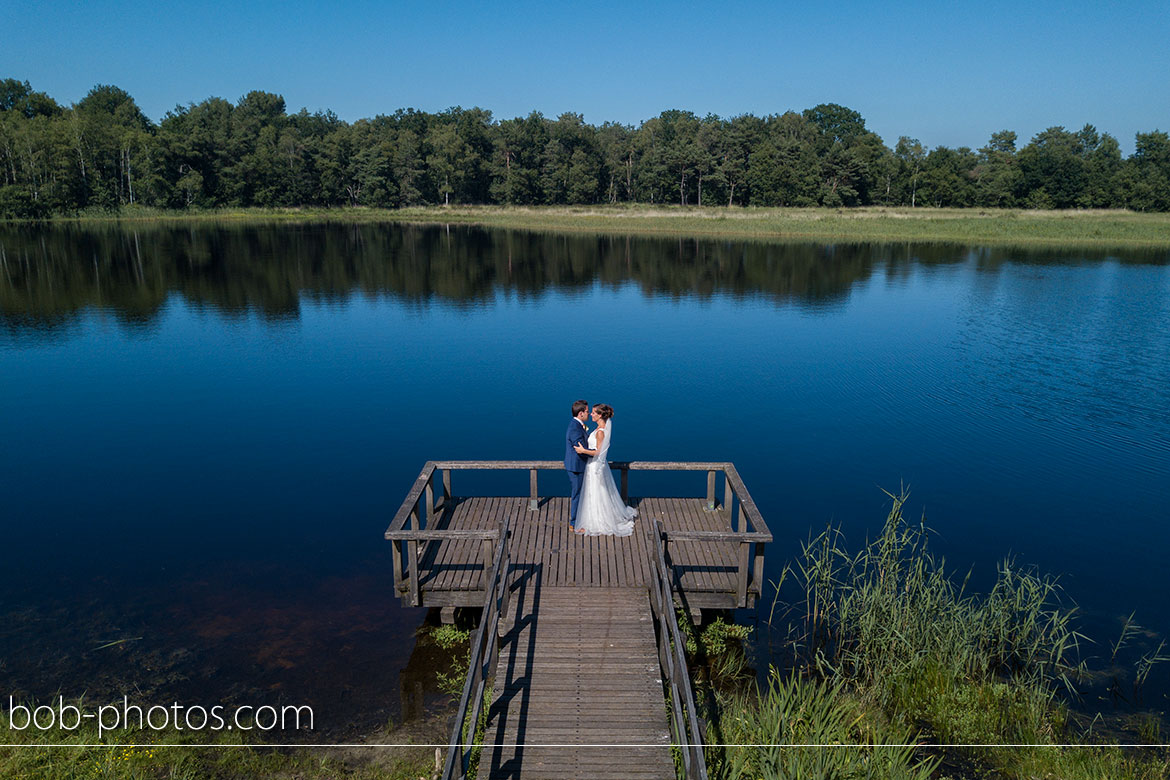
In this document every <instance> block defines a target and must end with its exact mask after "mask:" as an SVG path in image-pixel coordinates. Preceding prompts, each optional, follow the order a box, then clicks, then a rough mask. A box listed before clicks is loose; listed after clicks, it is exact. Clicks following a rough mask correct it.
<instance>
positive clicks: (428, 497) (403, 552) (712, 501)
mask: <svg viewBox="0 0 1170 780" xmlns="http://www.w3.org/2000/svg"><path fill="white" fill-rule="evenodd" d="M564 467H565V465H564V463H563V462H562V461H558V460H448V461H427V462H426V464H425V465H423V468H422V471H421V472H419V475H418V478H417V479H416V480H415V481H414V485H413V486H412V487H411V489H410V491H409V492H408V493H407V494H406V498H405V499H403V501H402V505H401V506H400V507H399V509H398V512H397V513H396V514H395V515H394V519H393V520H391V521H390V527H389V528H387V529H386V534H385V537H386V539H388V540H390V541H392V542H394V548H395V549H394V556H393V557H394V585H395V587H396V588H397V589H398V591H399V593H401V594H403V595H407V594H409V596H410V603H411V604H413V605H415V606H419V605H420V604H421V596H420V594H419V581H420V572H419V561H420V553H421V549H422V545H423V543H425V542H427V541H429V540H432V539H459V538H462V539H480V540H482V544H483V551H484V552H483V560H484V570H483V578H484V586H483V587H484V588H485V589H487V583H486V580H487V576H488V566H487V561H489V560H490V559H491V550H492V548H493V546H494V545H495V540H496V532H495V531H491V530H481V531H476V530H435V529H433V528H432V527H431V524H432V523H433V522H434V521H435V519H436V518H437V517H439V516H441V513H442V511H443V509H444V508H445V507H446V505H447V503H448V502H449V501H450V500H451V472H452V471H527V472H528V473H529V477H528V508H529V509H530V510H534V511H535V510H536V509H537V508H538V506H539V504H540V495H539V493H538V490H537V473H538V472H540V471H562V470H563V469H564ZM609 467H610V468H611V469H613V470H615V471H618V472H620V481H621V494H622V498H623V499H625V500H627V501H628V500H629V497H630V496H629V477H630V472H631V471H698V472H702V471H706V472H707V495H706V498H707V509H708V510H709V511H715V510H716V509H719V508H720V505H719V504H718V503H717V502H716V498H717V496H716V487H717V476H718V474H720V473H722V474H723V477H724V479H723V502H722V509H723V510H724V511H726V512H728V513H729V514H730V516H731V531H730V532H728V531H682V530H677V531H671V533H670V538H671V539H672V540H677V541H706V542H728V543H732V544H738V545H739V558H738V575H737V576H738V579H737V588H736V590H737V593H736V595H737V599H738V603H739V606H741V607H746V606H747V599H748V587H749V583H752V575H751V572H752V571H754V572H755V578H756V579H755V582H754V584H755V586H756V589H757V590H758V589H759V588H760V587H761V585H762V582H761V576H762V572H763V571H764V545H765V544H766V543H767V542H770V541H772V533H771V531H769V530H768V524H767V523H765V522H764V518H763V516H762V515H761V514H760V510H759V508H758V507H757V506H756V502H755V501H753V500H752V497H751V494H750V493H748V489H747V487H746V486H745V485H744V483H743V479H742V478H740V476H739V472H738V471H736V469H735V465H734V464H731V463H725V462H711V463H702V462H700V463H694V462H679V461H638V460H635V461H611V462H610V463H609ZM436 477H437V478H439V480H440V483H439V486H438V489H439V491H441V492H438V496H436V492H437V490H436V485H435V481H436ZM436 499H437V500H436ZM753 548H754V549H753Z"/></svg>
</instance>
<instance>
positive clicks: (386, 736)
mask: <svg viewBox="0 0 1170 780" xmlns="http://www.w3.org/2000/svg"><path fill="white" fill-rule="evenodd" d="M447 717H448V713H443V714H442V715H436V716H432V717H431V718H430V719H428V720H426V721H424V722H422V723H419V724H413V725H412V726H411V727H409V728H398V729H390V730H387V731H385V732H382V733H379V734H375V735H372V736H370V737H368V738H367V739H365V740H363V741H362V744H363V745H365V744H369V745H395V747H364V746H361V747H355V746H344V747H329V748H313V749H310V748H281V747H265V746H263V745H262V744H252V743H250V742H248V743H246V742H245V741H243V740H242V739H241V737H240V732H233V733H227V732H217V733H208V732H198V733H192V732H191V731H176V730H173V729H170V730H164V731H153V730H149V729H126V730H120V731H118V732H117V733H116V734H114V735H112V736H111V735H110V734H109V733H106V734H104V735H103V736H102V737H101V738H99V736H98V733H97V729H96V727H91V726H89V725H82V726H81V727H80V728H78V729H77V730H74V731H62V730H60V729H50V730H46V731H40V730H34V729H28V730H24V731H18V730H13V729H12V728H10V724H9V723H8V721H7V718H6V716H5V715H4V714H0V777H3V778H7V779H8V780H107V779H108V780H115V779H116V780H159V778H167V779H168V780H239V779H240V778H251V777H264V778H276V780H335V779H336V778H339V777H346V778H353V780H416V778H419V777H429V776H431V774H432V773H433V772H434V768H435V750H434V748H431V747H427V746H426V745H427V743H429V742H433V741H435V738H434V736H433V735H435V734H441V733H443V731H444V730H445V723H446V719H447ZM440 741H444V740H440ZM103 742H105V743H107V744H102V743H103ZM111 743H115V744H111ZM410 743H413V744H417V745H418V747H413V746H411V747H397V745H405V744H410Z"/></svg>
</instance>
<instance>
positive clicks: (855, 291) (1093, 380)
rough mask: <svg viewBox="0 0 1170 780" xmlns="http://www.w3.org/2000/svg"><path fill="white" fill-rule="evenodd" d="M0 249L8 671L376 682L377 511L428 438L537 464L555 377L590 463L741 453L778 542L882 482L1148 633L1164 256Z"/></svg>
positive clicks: (1167, 301)
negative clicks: (604, 454)
mask: <svg viewBox="0 0 1170 780" xmlns="http://www.w3.org/2000/svg"><path fill="white" fill-rule="evenodd" d="M0 261H2V262H0V307H2V308H0V399H2V401H3V408H4V413H3V415H2V416H0V441H2V442H3V446H2V447H0V487H2V489H3V495H4V502H3V507H2V508H0V532H2V533H3V536H4V539H5V541H4V544H3V548H2V551H0V556H2V564H3V568H2V574H0V578H2V580H0V582H2V584H3V589H2V590H0V694H4V693H13V692H15V693H17V694H21V695H31V696H37V697H42V696H43V697H48V696H50V695H55V694H56V693H57V692H58V691H62V692H64V693H66V694H67V695H70V694H74V695H75V694H78V693H80V692H82V691H85V690H89V691H91V692H98V693H103V694H104V693H116V694H117V695H119V696H120V695H121V691H123V690H125V689H127V687H129V686H133V687H134V688H135V689H137V690H140V691H145V692H147V693H148V694H149V695H155V696H164V695H165V696H167V697H170V698H168V699H167V701H170V700H171V699H173V698H175V697H182V696H192V695H195V694H196V693H198V694H199V695H201V696H202V697H203V699H205V700H206V699H207V697H208V695H212V694H213V695H214V696H215V697H217V698H231V697H233V696H235V697H240V696H244V695H246V694H247V693H249V692H251V691H253V690H263V691H266V692H268V694H269V695H276V696H279V697H282V698H283V699H287V700H289V701H294V702H299V701H305V700H307V701H309V702H311V703H315V704H317V706H318V708H319V709H318V716H317V717H318V721H319V725H322V726H324V727H325V728H330V727H332V728H347V727H351V726H352V727H354V728H362V727H365V726H368V725H369V724H371V723H376V722H379V721H380V720H384V718H385V717H386V716H387V714H389V715H399V714H401V709H402V706H404V705H400V701H399V699H400V691H401V689H402V687H403V685H404V683H403V682H402V680H401V679H400V673H401V672H402V670H404V669H406V668H407V667H408V666H410V665H412V664H420V663H422V661H420V660H419V659H418V658H417V657H416V658H415V659H414V660H413V661H412V660H411V653H412V650H413V648H414V640H413V631H414V630H415V628H416V627H417V626H418V625H419V624H420V622H421V621H422V619H423V615H422V614H421V612H420V611H417V610H409V609H404V608H402V607H400V606H399V604H398V602H397V601H396V600H395V599H394V598H392V596H391V593H390V579H391V578H390V571H389V558H388V552H389V551H388V549H387V546H386V543H385V542H383V541H382V540H381V533H382V531H383V530H384V529H385V527H386V525H387V523H388V522H389V519H390V517H391V516H392V515H393V513H394V511H395V510H396V509H397V507H398V505H399V503H400V502H401V500H402V497H403V495H404V493H405V491H406V490H407V489H408V488H409V486H410V485H411V483H412V481H413V479H414V477H415V476H416V475H417V473H418V470H419V468H420V467H421V465H422V463H423V462H424V461H425V460H427V459H440V458H442V459H447V458H459V459H479V458H485V459H511V458H517V459H520V458H524V459H528V458H541V459H558V458H559V457H560V453H561V450H560V447H561V444H560V441H561V436H562V433H563V429H564V423H565V419H564V418H565V417H566V416H567V413H568V407H569V404H570V403H571V402H572V401H573V400H574V399H576V398H578V397H581V398H587V399H589V400H590V401H605V402H607V403H609V404H611V405H612V406H614V408H615V409H616V410H617V414H616V417H615V420H614V422H615V429H614V436H615V438H614V444H613V448H614V449H613V451H612V457H614V458H615V459H619V460H626V459H629V460H633V459H637V460H659V459H661V460H731V461H733V462H735V463H736V465H737V467H738V469H739V470H740V473H741V474H742V475H743V477H744V480H745V482H746V483H747V485H748V487H749V489H750V490H751V491H752V493H753V496H754V498H755V499H756V502H757V503H758V505H759V507H760V509H761V511H762V512H763V514H764V516H765V518H766V519H767V521H768V522H769V524H770V526H771V528H772V531H773V533H774V534H775V536H776V542H775V544H773V545H771V546H770V547H769V553H768V554H769V566H770V568H771V571H772V572H773V573H776V572H778V571H779V569H780V568H781V566H782V565H783V564H784V563H785V562H787V561H788V560H789V559H790V558H791V557H792V556H793V555H795V554H796V553H797V552H798V551H799V543H800V541H801V540H804V539H806V538H807V537H808V535H809V533H810V531H812V532H817V531H819V530H821V529H823V528H824V526H825V525H826V524H827V523H830V522H832V523H834V524H839V525H840V526H841V527H842V528H843V529H844V531H845V533H846V535H847V539H848V541H849V542H850V543H851V544H852V545H853V546H857V545H860V544H861V543H862V542H863V541H864V539H865V537H866V535H867V534H869V535H872V534H874V533H875V532H876V531H877V529H879V528H880V526H881V523H882V521H883V520H884V518H885V514H886V510H887V508H888V499H887V497H886V496H885V495H884V493H883V492H882V489H883V488H884V489H886V490H890V491H892V492H896V491H897V490H898V489H899V486H901V485H907V486H909V488H910V490H911V500H910V503H909V508H910V511H909V515H910V516H917V515H918V514H919V513H921V512H925V514H926V520H927V525H928V526H930V527H931V528H933V529H934V531H935V532H936V534H937V535H936V537H935V539H934V543H935V549H936V551H938V552H940V553H942V554H944V555H945V556H946V558H947V560H948V563H949V564H950V565H951V566H953V567H954V568H955V569H956V570H957V571H959V572H961V573H965V572H966V570H967V569H968V568H970V567H974V571H975V575H974V577H973V582H974V583H975V584H976V585H980V584H983V585H985V584H987V583H988V582H990V580H991V578H992V576H993V574H994V567H995V564H996V562H997V561H999V560H1000V559H1002V558H1003V557H1005V556H1009V555H1010V556H1014V557H1015V558H1016V560H1017V562H1019V563H1021V564H1026V565H1033V566H1035V567H1036V568H1038V569H1040V570H1042V571H1045V572H1049V573H1052V574H1056V575H1059V576H1060V577H1061V581H1062V582H1063V584H1064V586H1065V589H1066V592H1067V595H1068V597H1069V598H1070V600H1072V601H1075V602H1076V603H1077V604H1079V605H1080V607H1081V609H1082V611H1083V613H1084V616H1083V623H1082V625H1083V627H1084V628H1085V630H1086V631H1087V632H1088V633H1090V634H1092V635H1094V636H1095V637H1096V638H1098V639H1099V640H1100V641H1101V643H1102V645H1101V647H1100V648H1099V649H1098V650H1099V653H1102V654H1104V655H1105V656H1106V657H1107V656H1108V650H1107V649H1106V645H1107V644H1108V643H1109V642H1111V641H1113V640H1114V639H1116V636H1117V633H1118V632H1119V631H1120V626H1121V620H1122V619H1123V618H1124V617H1125V616H1126V615H1128V614H1130V612H1132V611H1135V610H1136V613H1137V614H1136V616H1135V619H1136V620H1137V622H1138V623H1140V624H1142V625H1143V626H1146V627H1148V628H1150V629H1151V630H1152V631H1153V632H1155V633H1156V634H1157V635H1159V636H1160V635H1163V634H1165V633H1166V631H1167V630H1168V629H1170V595H1167V590H1166V588H1165V572H1164V567H1163V561H1164V559H1165V556H1166V554H1167V551H1170V524H1168V522H1167V521H1168V520H1170V513H1168V511H1167V506H1168V505H1170V501H1168V499H1170V415H1168V414H1167V409H1170V257H1168V256H1167V254H1166V253H1164V252H1163V253H1157V252H1146V253H1132V252H1131V253H1124V252H1123V253H1092V254H1088V253H1085V252H1078V251H1046V252H1037V251H1021V250H1007V249H996V250H987V249H978V248H963V247H946V246H941V247H940V246H921V247H916V246H904V245H899V246H892V247H891V246H838V247H833V246H818V245H768V244H739V243H734V242H693V241H677V240H672V239H663V240H652V239H625V238H613V239H609V238H603V239H597V238H580V237H575V238H566V237H557V236H534V235H526V234H518V233H489V232H485V231H481V230H476V229H458V230H456V229H451V230H445V229H442V228H430V229H420V228H395V227H361V228H356V227H346V226H302V227H288V226H282V227H268V228H259V227H250V228H243V227H204V228H182V229H161V228H160V229H154V230H151V231H139V232H137V233H135V232H133V231H129V230H126V231H123V230H118V229H112V228H105V229H93V230H84V229H80V228H55V229H45V230H32V229H23V230H19V231H18V230H16V229H12V228H7V229H3V230H0ZM559 477H560V475H557V474H551V473H550V474H547V475H543V476H542V478H541V486H542V490H543V491H544V492H556V493H563V492H565V488H566V485H565V484H562V483H564V482H565V480H563V479H561V478H559ZM509 479H511V480H512V481H511V482H506V483H499V484H488V483H484V482H483V481H482V479H481V480H479V481H477V480H476V477H473V476H467V477H464V476H462V475H458V474H457V475H456V480H457V482H456V485H455V488H456V492H457V493H458V492H460V488H461V487H462V488H464V489H465V490H470V489H471V488H473V487H474V488H480V489H484V490H485V491H490V492H497V493H501V494H508V493H510V494H516V495H518V494H522V493H524V492H525V490H526V484H527V482H526V480H527V475H526V474H517V475H515V476H514V477H510V478H509ZM695 480H696V481H695V483H694V484H693V485H691V484H689V483H686V484H679V483H677V482H676V483H669V484H667V483H663V482H661V481H659V482H652V481H651V478H650V476H649V475H646V476H641V475H638V474H634V475H632V476H631V485H630V487H631V492H632V493H634V494H635V495H637V494H639V493H640V492H643V489H644V492H647V493H657V492H662V491H667V490H669V491H681V490H685V489H693V492H694V494H696V495H697V494H699V493H701V492H702V490H703V485H702V484H700V482H701V481H702V478H701V477H696V478H695ZM139 637H140V638H139ZM123 638H134V639H133V641H130V642H126V643H123V644H122V645H119V646H116V647H113V648H106V649H102V650H98V649H95V648H98V646H100V645H102V644H103V643H106V642H110V641H113V640H117V639H123ZM1156 643H1157V639H1156V638H1151V637H1150V636H1146V637H1143V638H1141V639H1140V640H1138V642H1137V644H1136V645H1135V651H1137V650H1149V649H1151V648H1152V647H1153V646H1154V645H1156ZM1094 652H1098V651H1093V650H1090V654H1092V653H1094ZM1167 677H1168V675H1167V672H1166V670H1165V669H1164V668H1157V669H1156V670H1155V671H1154V673H1153V674H1152V675H1151V682H1150V683H1149V685H1148V686H1147V696H1148V697H1152V699H1153V700H1156V701H1161V702H1164V701H1165V696H1166V691H1167V690H1168V689H1170V683H1168V681H1167ZM403 679H405V678H403ZM91 695H92V693H91Z"/></svg>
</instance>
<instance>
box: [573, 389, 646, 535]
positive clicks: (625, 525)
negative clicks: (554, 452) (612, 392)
mask: <svg viewBox="0 0 1170 780" xmlns="http://www.w3.org/2000/svg"><path fill="white" fill-rule="evenodd" d="M572 414H573V419H572V420H570V421H569V430H568V433H567V434H566V435H565V471H567V472H568V473H569V488H570V494H569V527H570V528H572V529H573V530H574V531H575V532H577V533H579V534H585V535H588V536H601V535H613V536H629V535H630V534H632V533H633V532H634V518H635V517H636V516H637V515H638V510H637V509H634V508H632V507H628V506H626V502H625V501H623V500H622V496H621V493H619V492H618V489H617V485H615V484H614V482H613V474H612V473H611V472H610V470H609V462H608V461H607V460H606V458H605V454H606V453H607V452H609V445H610V442H611V441H613V407H612V406H610V405H609V404H594V405H593V412H592V413H590V411H589V404H588V402H586V401H576V402H574V403H573V408H572ZM591 417H592V419H593V422H594V423H596V425H597V427H596V428H595V429H594V430H593V432H592V433H589V432H588V431H589V428H588V426H586V424H585V421H586V420H588V419H590V418H591Z"/></svg>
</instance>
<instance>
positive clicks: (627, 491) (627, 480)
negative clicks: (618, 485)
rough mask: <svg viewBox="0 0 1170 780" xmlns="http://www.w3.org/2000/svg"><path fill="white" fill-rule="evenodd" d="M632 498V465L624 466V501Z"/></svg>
mask: <svg viewBox="0 0 1170 780" xmlns="http://www.w3.org/2000/svg"><path fill="white" fill-rule="evenodd" d="M629 500H630V467H629V466H622V501H625V502H627V503H628V502H629Z"/></svg>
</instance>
